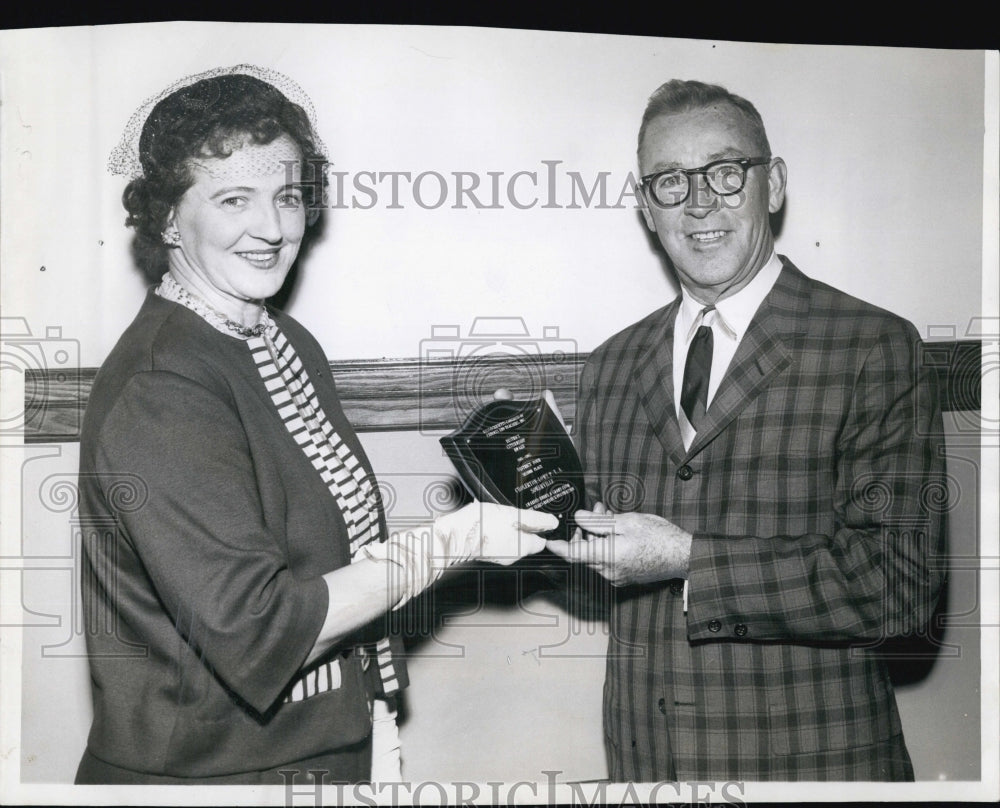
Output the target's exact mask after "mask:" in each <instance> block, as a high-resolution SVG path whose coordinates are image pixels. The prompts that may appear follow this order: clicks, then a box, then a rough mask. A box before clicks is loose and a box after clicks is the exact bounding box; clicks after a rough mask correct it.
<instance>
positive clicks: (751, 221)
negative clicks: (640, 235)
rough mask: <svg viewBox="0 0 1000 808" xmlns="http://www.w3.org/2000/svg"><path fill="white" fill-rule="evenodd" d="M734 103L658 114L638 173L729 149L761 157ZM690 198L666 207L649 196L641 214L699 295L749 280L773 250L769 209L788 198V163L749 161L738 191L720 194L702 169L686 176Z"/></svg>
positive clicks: (707, 158) (718, 294) (716, 295)
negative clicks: (759, 164) (742, 183)
mask: <svg viewBox="0 0 1000 808" xmlns="http://www.w3.org/2000/svg"><path fill="white" fill-rule="evenodd" d="M747 130H748V127H747V125H746V122H745V119H744V117H743V115H742V113H740V112H739V110H737V109H735V108H733V107H731V106H729V105H728V104H720V105H718V106H714V107H706V108H704V109H698V110H693V111H691V112H682V113H678V114H676V115H661V116H660V117H659V118H654V119H653V120H652V121H650V123H649V125H648V126H647V127H646V132H645V134H644V136H643V139H642V143H641V144H640V145H639V170H640V173H641V175H642V176H645V175H647V174H654V173H656V172H657V171H663V170H665V169H668V168H699V167H701V166H703V165H705V164H706V163H710V162H712V161H713V160H721V159H723V158H726V157H735V158H740V157H762V156H764V155H763V154H761V153H760V151H761V146H759V145H758V144H757V143H755V142H754V140H753V138H752V137H751V136H750V135H749V134H748V131H747ZM689 180H690V183H691V191H690V193H689V195H688V198H687V201H686V202H683V203H682V204H680V205H677V206H675V207H672V208H664V207H661V206H659V205H657V204H656V202H655V201H653V200H651V199H647V200H646V207H645V208H644V209H643V216H644V217H645V219H646V224H647V225H648V226H649V229H650V230H652V231H653V232H654V233H656V235H657V237H658V238H659V240H660V244H662V245H663V249H664V250H666V251H667V255H668V256H670V260H671V262H672V263H673V265H674V268H675V269H676V270H677V274H678V278H679V280H680V282H681V284H682V285H683V286H684V287H685V288H686V289H687V290H688V291H689V292H690V293H691V294H692V296H694V298H695V299H697V300H699V301H701V302H703V303H714V302H715V301H716V300H719V299H721V298H724V297H728V296H729V295H732V294H734V293H735V292H738V291H739V290H740V289H742V288H743V287H744V286H746V285H747V284H748V283H749V282H750V281H751V280H753V278H754V276H755V275H756V274H757V272H758V271H759V270H760V268H761V267H762V266H763V265H764V264H765V262H766V261H767V259H768V258H769V257H770V255H771V251H772V249H773V246H774V239H773V237H772V235H771V226H770V222H769V221H768V214H769V213H774V212H776V211H777V210H779V209H780V208H781V205H782V203H783V202H784V199H785V163H784V161H783V160H781V158H780V157H776V158H774V159H773V160H772V161H771V162H770V164H765V165H762V166H753V167H751V168H748V169H747V178H746V185H744V187H743V190H742V191H740V192H739V193H738V194H734V195H732V196H725V197H720V196H718V195H717V194H716V193H715V192H714V191H712V190H711V189H710V188H709V187H708V185H707V184H706V182H705V177H704V176H703V175H700V174H696V175H693V176H691V177H689Z"/></svg>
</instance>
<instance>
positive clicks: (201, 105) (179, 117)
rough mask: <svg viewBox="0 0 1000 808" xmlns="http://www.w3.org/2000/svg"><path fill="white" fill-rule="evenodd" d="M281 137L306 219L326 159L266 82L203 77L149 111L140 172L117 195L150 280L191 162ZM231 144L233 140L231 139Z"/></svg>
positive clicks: (160, 261) (320, 191) (313, 216)
mask: <svg viewBox="0 0 1000 808" xmlns="http://www.w3.org/2000/svg"><path fill="white" fill-rule="evenodd" d="M281 135H287V136H288V137H290V138H291V139H292V140H293V141H294V142H295V144H296V145H297V146H298V147H299V151H300V153H301V154H302V192H303V199H304V202H305V204H306V209H307V211H308V215H307V217H306V221H307V223H308V224H310V225H312V224H315V222H316V221H317V220H318V219H319V216H320V211H321V210H322V208H323V207H324V200H325V198H326V171H327V166H328V163H327V159H326V157H325V155H324V154H323V152H322V151H321V150H320V149H319V147H318V146H317V137H316V134H315V133H314V132H313V129H312V126H311V125H310V123H309V117H308V115H306V113H305V111H304V110H303V109H302V107H300V106H299V105H298V104H295V103H293V102H291V101H289V100H288V99H287V98H286V97H285V96H284V94H282V93H281V92H280V91H279V90H277V89H276V88H275V87H273V86H271V85H270V84H268V83H267V82H265V81H261V80H260V79H257V78H254V77H253V76H247V75H243V74H232V75H225V76H215V77H212V78H207V79H202V80H201V81H198V82H196V83H194V84H191V85H188V86H186V87H182V88H181V89H179V90H177V91H176V92H174V93H171V94H170V95H168V96H167V97H166V98H164V99H163V100H162V101H160V102H159V103H158V104H156V106H155V107H153V109H152V110H151V111H150V113H149V117H148V118H147V119H146V122H145V124H144V125H143V127H142V134H141V135H140V137H139V160H140V162H141V164H142V176H141V177H138V178H136V179H134V180H132V181H131V182H130V183H129V184H128V185H127V186H126V188H125V192H124V193H123V194H122V204H123V205H124V206H125V210H126V211H128V218H127V219H126V220H125V225H126V226H127V227H133V228H135V232H136V241H135V245H134V247H133V251H134V254H135V258H136V261H137V263H138V264H139V266H140V268H141V269H142V270H143V271H144V272H145V273H146V274H147V276H148V277H149V278H150V280H156V279H158V278H159V277H160V276H161V275H162V274H163V272H165V271H166V267H167V248H166V246H165V245H164V243H163V239H162V233H163V229H164V228H165V227H166V225H167V218H168V217H169V215H170V211H171V210H172V209H173V207H174V206H175V205H176V204H177V202H178V201H180V198H181V197H182V196H183V195H184V192H185V191H187V189H188V188H190V187H191V185H192V184H193V183H194V177H193V176H192V174H191V170H190V162H189V161H190V160H191V159H192V158H198V157H228V156H229V155H230V154H232V151H233V144H234V143H235V144H241V143H243V142H250V143H255V144H258V145H266V144H268V143H271V142H272V141H274V140H275V139H277V138H278V137H280V136H281ZM237 148H238V145H237Z"/></svg>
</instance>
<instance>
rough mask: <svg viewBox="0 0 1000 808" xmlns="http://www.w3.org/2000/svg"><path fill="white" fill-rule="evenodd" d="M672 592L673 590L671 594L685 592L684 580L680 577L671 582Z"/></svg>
mask: <svg viewBox="0 0 1000 808" xmlns="http://www.w3.org/2000/svg"><path fill="white" fill-rule="evenodd" d="M670 592H671V594H674V595H683V594H684V581H683V580H681V579H680V578H674V579H673V580H672V581H671V582H670Z"/></svg>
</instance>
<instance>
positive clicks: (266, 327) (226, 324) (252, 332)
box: [154, 272, 274, 340]
mask: <svg viewBox="0 0 1000 808" xmlns="http://www.w3.org/2000/svg"><path fill="white" fill-rule="evenodd" d="M154 291H155V293H156V294H157V295H159V296H160V297H162V298H165V299H166V300H172V301H173V302H174V303H179V304H180V305H182V306H184V307H185V308H188V309H191V311H193V312H194V313H195V314H197V315H198V316H199V317H201V318H202V319H203V320H204V321H205V322H206V323H208V324H209V325H210V326H212V328H214V329H215V330H216V331H221V332H222V333H223V334H226V335H228V336H231V337H236V338H237V339H242V340H248V339H250V338H251V337H259V336H261V335H263V334H266V333H268V332H270V331H271V329H272V328H274V321H273V320H272V319H271V316H270V315H269V314H268V313H267V308H266V307H265V306H261V308H260V322H258V323H257V324H256V325H252V326H245V325H243V324H241V323H237V322H236V321H235V320H230V319H229V318H228V317H226V315H224V314H223V313H222V312H221V311H219V310H218V309H216V308H213V307H212V306H211V305H209V304H208V303H207V302H206V301H205V300H204V299H203V298H201V297H199V296H198V295H196V294H195V293H194V292H192V291H191V290H189V289H187V288H186V287H184V286H181V284H180V283H178V282H177V280H176V279H175V278H174V276H173V275H171V274H170V273H169V272H167V273H166V274H165V275H164V276H163V278H162V279H161V280H160V284H159V286H157V287H156V289H155V290H154Z"/></svg>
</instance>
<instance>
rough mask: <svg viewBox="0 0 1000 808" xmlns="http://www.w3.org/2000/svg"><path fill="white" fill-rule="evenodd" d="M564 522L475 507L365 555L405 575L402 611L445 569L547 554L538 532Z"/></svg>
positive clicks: (482, 505)
mask: <svg viewBox="0 0 1000 808" xmlns="http://www.w3.org/2000/svg"><path fill="white" fill-rule="evenodd" d="M558 526H559V520H558V519H556V517H555V516H553V515H552V514H550V513H542V512H541V511H532V510H524V509H520V508H513V507H510V506H508V505H494V504H492V503H487V502H478V501H476V502H472V503H470V504H468V505H466V506H465V507H464V508H459V509H458V510H457V511H452V512H451V513H446V514H442V515H441V516H439V517H437V519H435V520H434V523H433V524H432V525H431V526H430V528H429V529H427V530H423V531H420V532H416V531H408V532H407V533H405V534H393V536H392V537H391V538H390V539H389V540H388V541H387V542H384V543H383V544H376V545H367V546H366V547H365V553H366V555H367V556H368V557H369V558H371V559H373V560H375V561H387V562H391V563H393V564H395V565H396V567H398V570H396V572H397V573H398V574H399V575H400V576H401V583H402V586H401V587H400V588H401V589H402V597H401V599H400V600H399V602H397V603H396V605H395V607H394V608H396V609H398V608H399V607H400V606H402V605H403V604H404V603H405V602H406V601H407V600H409V599H410V598H412V597H414V596H416V595H418V594H420V593H421V592H422V591H423V590H424V589H426V588H427V587H428V586H430V585H431V584H432V583H434V582H435V581H436V580H437V579H438V578H440V577H441V575H442V574H443V573H444V571H445V570H446V569H448V568H449V567H451V566H453V565H455V564H460V563H461V562H463V561H471V560H473V559H478V560H482V561H488V562H490V563H493V564H502V565H505V566H506V565H509V564H513V563H514V562H515V561H518V560H519V559H521V558H524V556H527V555H531V554H532V553H537V552H538V551H539V550H542V549H544V547H545V540H544V539H543V538H542V537H541V536H539V535H537V534H538V533H539V532H543V531H547V530H554V529H555V528H556V527H558Z"/></svg>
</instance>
